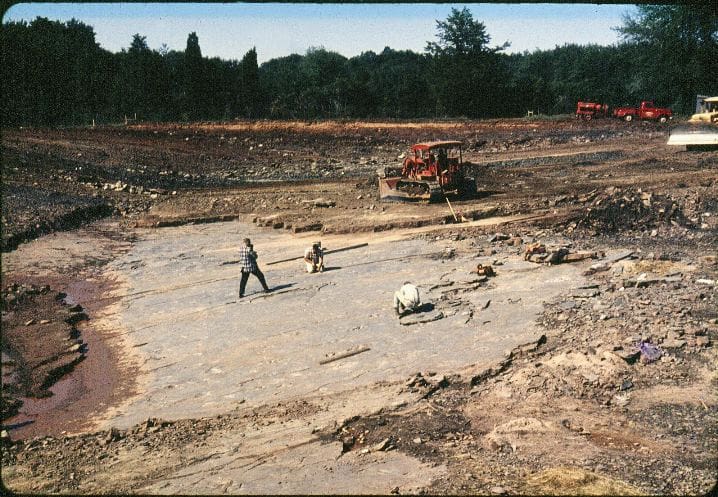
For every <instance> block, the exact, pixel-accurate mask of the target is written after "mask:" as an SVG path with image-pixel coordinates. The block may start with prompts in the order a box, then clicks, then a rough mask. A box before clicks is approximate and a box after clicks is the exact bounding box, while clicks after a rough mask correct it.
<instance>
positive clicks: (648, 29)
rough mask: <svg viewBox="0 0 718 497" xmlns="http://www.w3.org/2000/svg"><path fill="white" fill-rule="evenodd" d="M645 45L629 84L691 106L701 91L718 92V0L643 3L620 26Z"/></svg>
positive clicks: (628, 36) (665, 100)
mask: <svg viewBox="0 0 718 497" xmlns="http://www.w3.org/2000/svg"><path fill="white" fill-rule="evenodd" d="M619 32H620V33H621V34H622V36H623V38H624V40H626V41H628V42H631V43H635V44H636V45H638V47H639V48H640V50H639V52H638V57H637V60H636V63H637V65H638V67H637V70H636V71H634V73H633V74H631V75H630V76H629V75H627V77H628V78H629V79H630V81H629V82H628V85H629V87H632V88H636V89H640V91H642V92H643V93H644V97H643V98H655V99H656V100H659V101H661V102H663V103H671V104H673V106H674V107H675V108H676V109H677V110H679V111H681V112H686V113H688V112H691V111H692V110H693V106H694V104H695V96H696V94H701V93H703V94H711V95H713V94H716V93H718V78H716V74H718V11H716V10H715V5H713V4H711V3H710V2H706V3H692V2H691V3H685V4H675V5H639V6H638V12H637V14H636V15H635V16H630V15H629V16H627V17H626V18H625V19H624V24H623V26H622V27H620V28H619Z"/></svg>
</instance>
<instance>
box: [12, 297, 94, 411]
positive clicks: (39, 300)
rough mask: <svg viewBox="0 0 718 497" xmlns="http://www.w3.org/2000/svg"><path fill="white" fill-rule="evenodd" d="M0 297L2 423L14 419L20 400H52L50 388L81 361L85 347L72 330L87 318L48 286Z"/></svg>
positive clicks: (76, 331) (77, 334) (77, 307)
mask: <svg viewBox="0 0 718 497" xmlns="http://www.w3.org/2000/svg"><path fill="white" fill-rule="evenodd" d="M1 296H2V325H3V333H2V341H1V342H2V353H3V402H2V408H3V411H2V417H3V419H6V418H9V417H11V416H14V415H15V414H17V411H18V408H19V407H20V405H21V403H22V401H21V398H22V397H38V398H41V397H48V396H50V395H52V392H50V390H49V387H50V386H52V385H53V384H54V383H55V382H56V381H57V380H58V379H59V378H61V377H62V376H63V375H64V374H66V373H67V372H69V371H71V370H72V369H73V368H74V367H75V365H77V364H78V363H79V362H80V361H82V360H83V359H84V357H85V355H84V354H85V346H84V343H83V341H82V340H81V339H80V338H79V336H80V334H79V332H78V330H77V329H76V328H75V326H74V325H75V324H76V323H78V322H79V321H82V320H86V319H88V316H87V314H86V313H85V312H83V310H82V307H80V306H79V305H72V306H71V305H68V304H66V303H65V302H64V301H63V299H64V298H65V295H64V294H63V293H54V292H52V291H51V289H50V287H49V286H47V285H45V286H40V287H38V286H35V285H20V284H12V285H10V286H8V287H7V288H5V289H4V290H3V291H2V294H1ZM6 357H7V360H6V359H5V358H6Z"/></svg>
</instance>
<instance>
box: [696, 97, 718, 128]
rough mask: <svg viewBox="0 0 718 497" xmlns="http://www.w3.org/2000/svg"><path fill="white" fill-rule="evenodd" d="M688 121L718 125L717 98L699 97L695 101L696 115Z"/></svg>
mask: <svg viewBox="0 0 718 497" xmlns="http://www.w3.org/2000/svg"><path fill="white" fill-rule="evenodd" d="M689 121H690V122H709V123H718V97H704V96H702V95H701V96H699V97H698V98H697V101H696V113H695V114H693V115H692V116H691V118H690V119H689Z"/></svg>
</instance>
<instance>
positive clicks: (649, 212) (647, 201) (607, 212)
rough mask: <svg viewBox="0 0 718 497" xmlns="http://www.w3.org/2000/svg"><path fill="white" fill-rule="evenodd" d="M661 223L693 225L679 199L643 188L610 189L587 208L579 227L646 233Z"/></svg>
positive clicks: (604, 230) (578, 222)
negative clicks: (646, 190)
mask: <svg viewBox="0 0 718 497" xmlns="http://www.w3.org/2000/svg"><path fill="white" fill-rule="evenodd" d="M661 224H679V225H682V226H690V221H689V220H688V219H687V218H686V216H685V215H684V214H683V211H682V208H681V206H680V204H679V202H678V201H677V200H675V199H674V198H673V197H671V196H670V195H659V194H654V193H650V192H644V191H641V190H640V189H625V190H622V189H619V188H615V187H610V188H607V189H606V191H605V192H604V193H603V194H600V195H597V196H596V198H595V199H594V200H593V201H592V202H591V203H590V204H589V206H588V207H587V208H586V212H585V214H583V215H582V216H581V218H580V219H579V220H578V221H577V222H576V226H577V227H584V228H591V229H594V230H598V231H601V232H603V233H606V232H611V233H615V232H619V231H624V230H636V229H638V230H645V229H650V228H655V227H657V226H659V225H661Z"/></svg>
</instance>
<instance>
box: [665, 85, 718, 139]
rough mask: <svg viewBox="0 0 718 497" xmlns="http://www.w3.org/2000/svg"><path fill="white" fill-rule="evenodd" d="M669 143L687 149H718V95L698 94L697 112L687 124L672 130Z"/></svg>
mask: <svg viewBox="0 0 718 497" xmlns="http://www.w3.org/2000/svg"><path fill="white" fill-rule="evenodd" d="M667 145H673V146H685V147H686V150H715V149H718V97H706V96H703V95H698V97H697V98H696V113H695V114H693V115H692V116H691V118H690V119H688V125H687V126H679V127H677V128H676V129H674V130H672V131H671V133H670V135H669V136H668V142H667Z"/></svg>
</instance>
